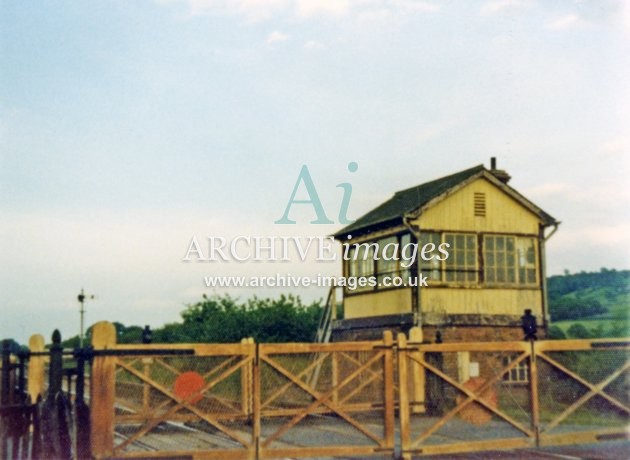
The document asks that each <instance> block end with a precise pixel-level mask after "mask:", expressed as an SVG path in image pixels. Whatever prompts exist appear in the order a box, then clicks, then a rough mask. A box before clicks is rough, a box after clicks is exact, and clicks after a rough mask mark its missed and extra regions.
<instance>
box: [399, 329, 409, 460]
mask: <svg viewBox="0 0 630 460" xmlns="http://www.w3.org/2000/svg"><path fill="white" fill-rule="evenodd" d="M407 353H408V351H407V337H406V336H405V334H404V333H402V332H399V333H398V404H399V405H400V408H399V417H400V450H401V455H400V458H402V459H403V460H411V454H410V453H409V450H410V449H411V437H410V429H411V428H410V426H409V394H408V391H409V386H408V385H409V377H408V373H407Z"/></svg>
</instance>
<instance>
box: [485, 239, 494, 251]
mask: <svg viewBox="0 0 630 460" xmlns="http://www.w3.org/2000/svg"><path fill="white" fill-rule="evenodd" d="M485 243H486V249H490V250H492V249H494V237H492V236H486V239H485Z"/></svg>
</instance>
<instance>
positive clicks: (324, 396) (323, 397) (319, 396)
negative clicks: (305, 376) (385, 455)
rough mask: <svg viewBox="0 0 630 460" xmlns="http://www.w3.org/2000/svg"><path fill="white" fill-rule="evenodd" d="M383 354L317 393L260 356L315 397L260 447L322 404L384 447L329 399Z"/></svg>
mask: <svg viewBox="0 0 630 460" xmlns="http://www.w3.org/2000/svg"><path fill="white" fill-rule="evenodd" d="M384 354H385V353H384V352H379V353H377V354H376V355H374V356H373V357H372V358H371V359H369V360H368V361H367V362H366V363H365V364H364V365H363V366H361V367H359V368H357V369H355V370H354V372H352V373H351V374H350V375H348V376H347V377H346V378H345V379H344V380H342V381H341V382H339V383H338V384H337V385H336V386H334V387H332V388H330V389H329V390H328V391H326V392H325V393H319V392H318V391H316V390H314V389H313V388H311V387H310V386H309V385H307V384H306V383H304V382H302V381H301V380H299V379H296V377H295V376H294V375H293V374H292V373H291V372H289V371H287V370H286V369H284V368H283V367H282V366H281V365H280V364H278V363H277V362H276V361H274V360H273V359H271V358H270V357H269V356H261V359H262V360H263V361H265V362H266V363H267V364H269V365H270V366H271V367H272V368H274V369H275V370H277V371H278V372H280V373H281V374H282V375H284V376H285V377H286V378H288V379H289V380H291V381H292V382H293V383H294V384H295V385H296V386H298V387H300V388H301V389H302V390H304V391H305V392H306V393H308V394H310V395H311V396H313V397H314V398H315V399H316V400H315V401H314V402H313V403H311V404H310V405H309V406H308V407H306V408H304V412H302V413H301V414H297V415H296V416H295V417H293V419H291V420H290V421H289V422H288V423H286V424H285V425H283V426H282V427H281V428H280V429H279V430H278V431H276V432H275V433H274V434H273V435H271V436H270V437H268V438H267V439H266V440H265V442H264V443H263V444H262V447H268V446H269V445H270V444H271V443H272V442H273V441H275V440H276V439H277V438H279V437H280V436H282V435H283V434H284V433H286V432H287V431H288V430H289V429H291V428H292V427H293V426H295V425H296V424H297V423H298V422H299V421H300V420H302V419H303V418H305V417H306V416H307V415H309V414H310V413H311V412H312V411H313V410H314V409H316V408H317V407H319V406H321V405H322V404H323V405H325V406H327V407H328V408H330V409H331V410H332V411H333V412H335V413H336V414H337V415H339V416H340V417H341V418H343V419H344V420H345V421H346V422H348V423H349V424H350V425H352V426H353V427H354V428H356V429H357V430H359V431H360V432H361V433H363V434H364V435H365V436H367V437H369V438H370V439H372V440H373V441H374V442H376V443H377V444H378V445H379V446H380V447H384V445H383V443H384V441H383V440H382V439H380V438H379V437H378V436H375V435H374V433H372V432H370V431H369V430H367V429H366V428H364V427H363V425H361V424H360V423H358V422H357V421H356V420H354V419H353V418H352V417H351V416H350V415H348V414H347V413H346V412H345V411H343V410H342V409H341V408H340V407H339V406H338V405H336V404H334V403H333V402H332V401H330V397H331V396H332V395H333V393H334V392H335V391H337V390H339V389H341V388H343V387H344V386H345V385H347V384H348V383H349V382H351V381H352V380H353V379H354V378H355V377H356V376H357V375H359V374H361V372H363V371H364V370H365V368H367V367H369V366H371V365H372V364H373V363H374V362H376V361H378V360H379V359H381V358H382V357H383V356H384Z"/></svg>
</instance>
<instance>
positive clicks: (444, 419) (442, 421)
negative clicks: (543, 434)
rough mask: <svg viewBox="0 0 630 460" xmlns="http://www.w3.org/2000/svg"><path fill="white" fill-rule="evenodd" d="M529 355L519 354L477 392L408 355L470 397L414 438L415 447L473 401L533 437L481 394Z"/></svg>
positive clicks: (419, 359)
mask: <svg viewBox="0 0 630 460" xmlns="http://www.w3.org/2000/svg"><path fill="white" fill-rule="evenodd" d="M528 356H530V354H529V353H528V352H523V353H522V354H521V356H519V357H518V358H517V359H515V360H513V361H512V362H510V364H509V365H508V366H506V367H505V368H503V369H502V370H501V371H499V372H498V373H497V375H495V376H494V377H493V378H492V379H491V380H489V381H488V382H486V383H485V384H484V385H483V386H481V387H480V388H479V389H478V390H477V392H476V393H475V392H473V391H471V390H469V389H468V388H466V387H464V386H463V385H461V384H459V382H456V381H454V380H453V379H452V378H450V377H449V376H448V375H446V374H444V373H443V372H442V371H440V370H439V369H437V368H435V367H433V366H432V365H430V364H429V363H427V362H426V361H425V360H424V359H422V358H418V357H415V356H411V355H408V358H409V359H410V360H412V361H415V362H417V363H418V364H420V365H421V366H423V367H424V368H425V369H427V370H429V371H431V372H433V373H434V374H435V375H437V376H438V377H440V378H441V379H442V380H444V381H446V382H447V383H449V384H450V385H452V386H454V387H455V388H456V389H458V390H459V391H461V392H462V393H464V394H465V395H466V396H467V397H468V398H467V399H466V400H464V401H462V402H461V403H460V404H458V405H457V406H456V407H454V408H453V409H451V410H450V411H449V412H448V413H447V414H446V415H444V416H443V417H442V418H441V419H440V420H439V421H438V422H437V423H436V424H435V425H433V426H432V427H431V428H429V429H428V430H427V431H425V432H424V433H423V434H422V435H421V436H420V437H419V438H418V439H416V440H414V442H413V447H417V446H418V445H420V444H421V443H422V441H424V440H425V439H427V438H428V437H429V436H431V435H432V434H433V433H435V432H436V431H437V430H439V429H440V428H441V427H442V426H444V424H446V422H447V421H448V420H450V419H451V418H452V417H454V416H455V415H456V414H457V413H458V412H459V411H461V410H462V409H464V408H465V407H466V406H467V405H468V404H470V403H471V402H473V401H475V402H477V403H479V404H481V405H482V406H484V407H485V408H486V409H488V410H489V411H491V412H493V413H494V414H496V415H497V416H499V417H500V418H502V419H503V420H505V421H506V422H508V423H509V424H510V425H512V426H514V427H515V428H516V429H518V430H520V431H522V432H523V433H525V434H526V435H527V436H529V437H533V436H534V433H533V432H532V431H531V430H528V429H527V428H525V427H524V426H522V425H521V424H520V423H518V422H517V421H516V420H514V419H512V418H511V417H509V416H507V415H505V414H504V413H503V412H501V411H500V410H498V409H497V408H495V407H493V406H492V405H491V404H489V403H488V402H487V401H486V400H485V399H484V398H483V397H482V396H481V395H482V394H483V392H484V391H486V390H487V389H488V388H489V387H490V386H491V385H493V384H494V383H495V382H497V381H498V380H499V379H500V378H501V377H503V375H504V374H506V373H507V372H509V371H510V370H512V369H513V368H515V367H516V366H517V365H518V364H520V363H521V361H523V360H525V359H526V358H527V357H528Z"/></svg>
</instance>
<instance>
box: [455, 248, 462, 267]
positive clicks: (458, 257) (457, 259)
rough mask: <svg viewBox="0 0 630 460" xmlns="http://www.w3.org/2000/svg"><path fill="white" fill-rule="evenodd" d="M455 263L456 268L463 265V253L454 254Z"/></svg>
mask: <svg viewBox="0 0 630 460" xmlns="http://www.w3.org/2000/svg"><path fill="white" fill-rule="evenodd" d="M455 263H456V264H457V266H458V267H461V266H463V265H464V253H463V252H461V251H458V252H457V253H456V254H455Z"/></svg>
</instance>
